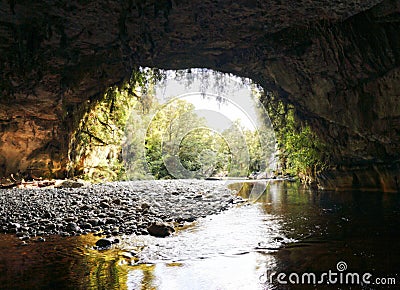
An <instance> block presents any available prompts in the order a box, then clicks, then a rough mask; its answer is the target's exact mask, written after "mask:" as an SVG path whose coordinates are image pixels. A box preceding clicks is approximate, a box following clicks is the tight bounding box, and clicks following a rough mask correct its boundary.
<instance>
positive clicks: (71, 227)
mask: <svg viewBox="0 0 400 290" xmlns="http://www.w3.org/2000/svg"><path fill="white" fill-rule="evenodd" d="M78 229H79V227H78V225H77V224H76V223H74V222H70V223H68V224H67V227H66V230H67V232H76V231H78Z"/></svg>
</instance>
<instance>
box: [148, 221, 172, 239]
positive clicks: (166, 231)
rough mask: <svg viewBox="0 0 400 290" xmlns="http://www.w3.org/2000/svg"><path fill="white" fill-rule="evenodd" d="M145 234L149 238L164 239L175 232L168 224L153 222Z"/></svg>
mask: <svg viewBox="0 0 400 290" xmlns="http://www.w3.org/2000/svg"><path fill="white" fill-rule="evenodd" d="M147 232H148V233H149V235H151V236H155V237H160V238H164V237H167V236H169V235H170V234H172V233H173V232H175V229H174V227H173V226H172V225H170V224H168V223H163V222H155V223H152V224H151V225H150V226H149V227H148V228H147Z"/></svg>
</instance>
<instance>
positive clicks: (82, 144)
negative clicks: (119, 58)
mask: <svg viewBox="0 0 400 290" xmlns="http://www.w3.org/2000/svg"><path fill="white" fill-rule="evenodd" d="M160 78H162V75H161V73H159V72H158V71H157V70H150V69H147V70H138V71H135V72H133V74H132V77H131V79H130V80H129V81H128V82H126V83H124V84H123V85H122V86H120V87H117V86H115V87H112V88H109V89H108V90H107V91H106V92H105V94H104V95H103V97H102V98H101V99H100V100H96V101H94V102H93V103H92V104H88V105H87V113H86V114H84V116H83V118H82V119H81V120H80V122H79V124H78V126H77V129H76V130H75V133H74V134H73V137H72V140H71V145H70V148H71V149H70V152H71V153H70V160H71V167H72V168H73V173H72V175H75V176H76V175H78V176H81V177H82V178H84V179H88V180H93V181H100V180H120V179H124V178H125V170H124V164H123V162H122V155H121V153H122V152H121V150H122V143H123V137H124V135H125V126H126V124H127V121H128V119H129V117H130V112H131V111H132V109H133V107H134V106H136V105H140V106H141V107H142V108H143V109H145V108H146V107H147V106H149V104H147V102H148V100H147V98H146V94H147V93H148V92H149V90H151V87H152V84H153V83H154V82H155V81H156V80H159V79H160Z"/></svg>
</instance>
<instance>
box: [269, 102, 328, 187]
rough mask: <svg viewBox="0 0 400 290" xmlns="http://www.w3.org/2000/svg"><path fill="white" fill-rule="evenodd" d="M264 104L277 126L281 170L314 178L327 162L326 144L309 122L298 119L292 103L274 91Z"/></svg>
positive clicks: (275, 126) (285, 172) (276, 134)
mask: <svg viewBox="0 0 400 290" xmlns="http://www.w3.org/2000/svg"><path fill="white" fill-rule="evenodd" d="M264 103H265V104H266V108H267V111H268V114H269V116H270V118H271V122H272V125H273V127H274V129H275V136H276V140H277V146H278V154H277V157H278V159H279V166H280V168H279V169H278V171H280V173H282V174H291V175H299V176H300V177H302V178H307V179H308V178H310V177H311V178H312V177H314V176H315V175H316V173H317V172H318V171H320V170H322V169H324V168H325V167H326V166H327V165H328V161H329V154H328V150H327V145H326V144H324V143H323V142H322V141H321V140H320V139H319V138H318V136H317V135H316V134H315V133H314V132H313V131H312V130H311V128H310V126H309V125H308V124H307V122H304V121H303V122H300V121H298V120H297V119H296V115H295V112H296V111H295V108H294V107H293V106H292V105H290V104H287V103H283V102H282V101H279V100H278V99H277V98H276V97H275V96H274V95H273V94H267V95H266V96H265V101H264ZM307 181H310V180H307Z"/></svg>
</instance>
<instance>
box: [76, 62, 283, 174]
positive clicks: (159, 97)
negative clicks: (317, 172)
mask: <svg viewBox="0 0 400 290" xmlns="http://www.w3.org/2000/svg"><path fill="white" fill-rule="evenodd" d="M133 75H134V77H133V81H131V83H130V84H127V85H124V86H122V87H120V88H111V89H109V90H108V91H107V92H106V93H105V95H104V98H103V100H101V101H99V102H98V104H96V105H95V106H94V107H93V108H92V109H91V111H90V112H89V113H88V114H87V115H86V116H85V117H84V118H83V120H82V122H81V124H80V128H79V129H78V130H77V134H76V136H75V138H74V140H76V141H78V142H77V144H75V147H76V149H79V150H75V153H76V155H75V157H74V160H75V164H77V165H78V166H80V168H77V169H78V170H77V171H76V172H78V173H79V174H81V175H82V176H83V177H84V178H87V179H91V180H93V179H95V180H96V179H103V180H104V179H108V180H120V179H129V180H132V179H153V178H155V179H169V178H201V179H209V178H229V177H231V178H241V177H248V176H251V177H253V178H257V177H259V176H260V177H269V176H271V175H272V174H273V171H274V170H275V169H276V167H277V162H276V158H275V151H276V150H275V149H276V140H275V134H274V130H273V128H272V125H271V121H270V119H269V116H268V113H267V111H266V109H265V108H264V106H263V104H262V97H263V96H264V93H263V90H262V89H261V87H260V86H259V85H257V84H256V83H254V82H253V81H251V80H250V79H246V78H240V77H237V76H234V75H232V74H226V73H222V72H218V71H213V70H210V69H202V68H191V69H186V70H154V69H149V68H140V69H139V71H138V72H135V73H134V74H133Z"/></svg>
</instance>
